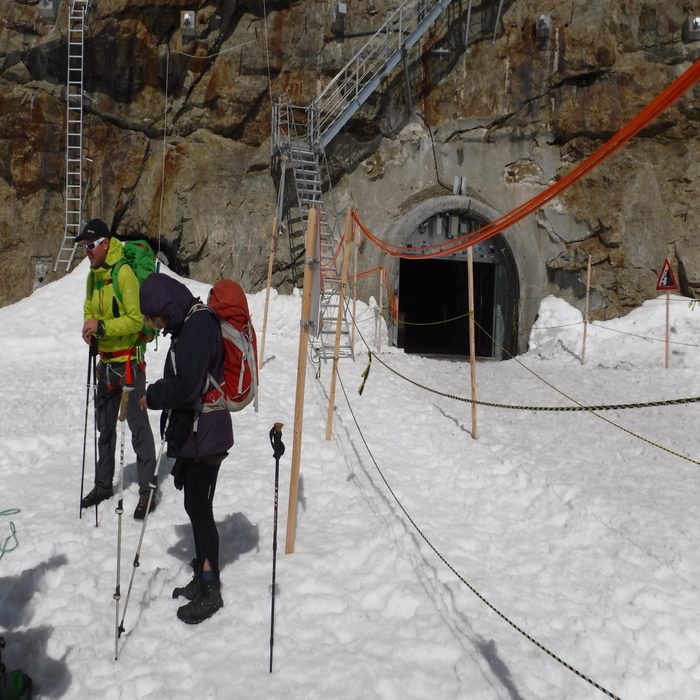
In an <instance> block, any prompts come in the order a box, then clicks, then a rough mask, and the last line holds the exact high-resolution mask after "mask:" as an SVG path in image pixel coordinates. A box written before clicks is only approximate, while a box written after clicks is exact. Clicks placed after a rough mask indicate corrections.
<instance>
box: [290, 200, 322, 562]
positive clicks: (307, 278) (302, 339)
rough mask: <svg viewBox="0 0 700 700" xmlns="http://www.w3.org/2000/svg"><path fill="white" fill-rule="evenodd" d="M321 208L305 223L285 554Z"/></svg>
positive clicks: (293, 505)
mask: <svg viewBox="0 0 700 700" xmlns="http://www.w3.org/2000/svg"><path fill="white" fill-rule="evenodd" d="M317 222H318V211H317V210H316V209H310V210H309V219H308V221H307V225H306V262H305V265H304V296H303V298H302V302H301V328H300V329H299V354H298V357H297V391H296V400H295V403H294V434H293V438H292V472H291V476H290V480H289V507H288V509H287V542H286V546H285V554H291V553H292V552H293V551H294V540H295V538H296V530H297V500H298V498H299V463H300V461H301V435H302V433H301V431H302V426H303V423H304V384H305V382H306V348H307V346H308V344H309V316H310V315H311V294H312V290H311V281H312V277H313V270H312V265H313V258H314V254H315V248H316V227H317Z"/></svg>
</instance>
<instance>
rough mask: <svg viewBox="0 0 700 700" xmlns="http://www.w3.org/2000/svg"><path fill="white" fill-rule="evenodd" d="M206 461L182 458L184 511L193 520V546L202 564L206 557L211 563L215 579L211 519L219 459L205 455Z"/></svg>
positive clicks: (215, 539)
mask: <svg viewBox="0 0 700 700" xmlns="http://www.w3.org/2000/svg"><path fill="white" fill-rule="evenodd" d="M207 459H208V461H209V462H216V463H215V464H212V463H207V462H202V461H201V460H197V459H188V458H181V460H182V475H183V477H184V482H185V486H184V490H185V511H186V512H187V515H188V516H189V518H190V522H191V523H192V535H193V536H194V548H195V555H196V558H197V561H198V562H199V566H200V567H201V566H202V565H203V564H204V561H205V560H208V561H209V563H210V564H211V568H212V571H213V572H214V574H215V576H216V578H217V579H218V577H219V532H218V530H217V529H216V522H215V521H214V512H213V510H212V504H213V501H214V492H215V491H216V479H217V477H218V475H219V467H220V465H221V460H219V461H218V462H217V461H216V459H212V458H207Z"/></svg>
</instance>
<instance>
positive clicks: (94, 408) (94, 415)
mask: <svg viewBox="0 0 700 700" xmlns="http://www.w3.org/2000/svg"><path fill="white" fill-rule="evenodd" d="M90 347H91V348H92V442H93V457H94V465H93V466H94V469H95V474H97V338H93V339H92V342H91V343H90ZM98 525H99V521H98V517H97V504H95V527H97V526H98Z"/></svg>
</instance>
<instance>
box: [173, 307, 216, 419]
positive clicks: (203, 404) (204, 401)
mask: <svg viewBox="0 0 700 700" xmlns="http://www.w3.org/2000/svg"><path fill="white" fill-rule="evenodd" d="M197 311H208V312H209V313H210V314H211V315H212V316H213V317H214V320H215V321H216V324H217V326H218V327H219V328H221V321H220V320H219V317H218V316H217V315H216V311H214V309H212V308H211V306H209V305H207V304H204V303H203V302H201V301H198V302H196V303H194V304H193V305H192V307H191V308H190V310H189V311H188V312H187V315H186V316H185V320H184V322H183V323H186V322H187V319H189V318H190V317H191V316H192V315H193V314H195V313H197ZM225 352H226V349H225V348H224V353H225ZM172 364H173V371H174V370H175V356H174V353H173V358H172ZM216 394H218V397H217V396H216ZM199 403H200V413H209V411H215V410H225V409H226V399H225V397H224V390H223V389H222V388H221V385H220V384H219V382H217V381H216V379H214V377H213V376H212V374H211V372H209V371H207V383H206V384H205V385H204V392H203V394H202V397H201V399H200V402H199Z"/></svg>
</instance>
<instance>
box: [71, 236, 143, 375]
mask: <svg viewBox="0 0 700 700" xmlns="http://www.w3.org/2000/svg"><path fill="white" fill-rule="evenodd" d="M123 257H124V253H123V248H122V244H121V243H120V242H119V241H118V240H117V239H116V238H110V240H109V250H108V251H107V257H106V259H105V262H104V264H103V265H101V266H100V267H98V268H95V269H92V268H90V272H88V276H87V284H86V293H85V303H84V304H83V319H84V320H87V319H89V318H96V319H97V320H98V321H102V322H103V323H104V325H105V331H104V335H103V336H102V337H101V338H99V339H98V344H97V349H98V351H99V352H100V353H112V352H120V351H123V350H128V349H129V348H135V347H136V346H137V340H138V336H139V331H141V329H142V327H143V314H142V313H141V305H140V303H139V283H138V280H137V279H136V275H135V274H134V271H133V270H132V269H131V267H129V265H122V266H121V267H120V269H119V278H118V279H119V291H120V292H121V296H122V302H120V301H119V299H117V297H116V295H115V293H114V287H113V285H112V268H113V267H114V265H115V264H116V263H117V262H118V261H119V260H120V259H121V258H123ZM102 361H103V362H125V361H126V357H115V358H108V357H104V356H103V357H102Z"/></svg>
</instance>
